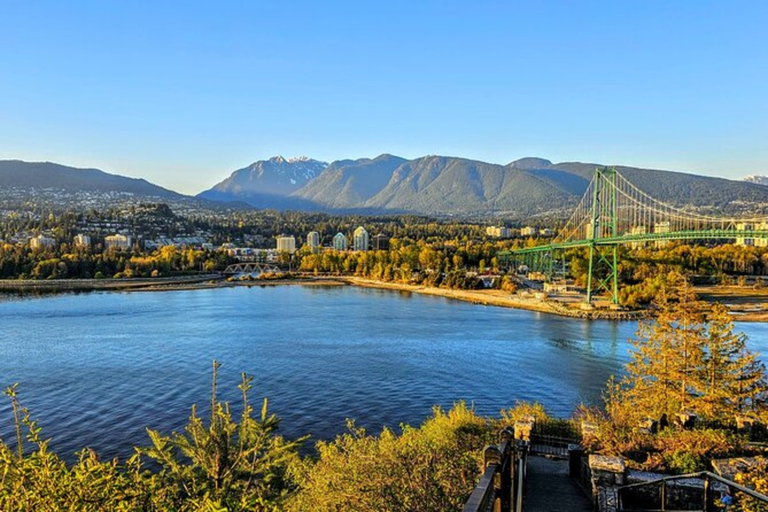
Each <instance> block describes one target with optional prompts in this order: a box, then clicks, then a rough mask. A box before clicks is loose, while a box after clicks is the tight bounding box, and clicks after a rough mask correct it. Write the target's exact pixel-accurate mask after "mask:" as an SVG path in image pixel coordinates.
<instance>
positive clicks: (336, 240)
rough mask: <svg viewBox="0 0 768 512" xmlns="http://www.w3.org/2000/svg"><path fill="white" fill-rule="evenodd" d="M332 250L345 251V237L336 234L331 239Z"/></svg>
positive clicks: (341, 234) (342, 234)
mask: <svg viewBox="0 0 768 512" xmlns="http://www.w3.org/2000/svg"><path fill="white" fill-rule="evenodd" d="M333 248H334V249H336V250H337V251H346V250H347V237H346V236H345V235H344V233H336V235H335V236H334V237H333Z"/></svg>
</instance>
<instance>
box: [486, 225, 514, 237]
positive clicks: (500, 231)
mask: <svg viewBox="0 0 768 512" xmlns="http://www.w3.org/2000/svg"><path fill="white" fill-rule="evenodd" d="M485 234H486V235H488V236H492V237H494V238H509V237H511V236H512V230H511V229H509V228H507V227H504V226H488V227H487V228H485Z"/></svg>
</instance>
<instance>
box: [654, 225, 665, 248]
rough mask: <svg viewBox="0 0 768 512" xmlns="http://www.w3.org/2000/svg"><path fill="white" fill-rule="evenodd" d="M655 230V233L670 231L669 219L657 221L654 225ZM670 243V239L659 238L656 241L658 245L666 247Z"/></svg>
mask: <svg viewBox="0 0 768 512" xmlns="http://www.w3.org/2000/svg"><path fill="white" fill-rule="evenodd" d="M653 232H654V233H662V234H663V233H669V221H667V222H657V223H656V224H654V226H653ZM668 243H669V240H657V241H656V247H664V246H665V245H667V244H668Z"/></svg>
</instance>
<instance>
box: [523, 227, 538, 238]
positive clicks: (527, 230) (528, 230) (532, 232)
mask: <svg viewBox="0 0 768 512" xmlns="http://www.w3.org/2000/svg"><path fill="white" fill-rule="evenodd" d="M538 233H539V230H538V229H536V228H534V227H533V226H526V227H524V228H522V229H521V230H520V235H522V236H536V235H537V234H538Z"/></svg>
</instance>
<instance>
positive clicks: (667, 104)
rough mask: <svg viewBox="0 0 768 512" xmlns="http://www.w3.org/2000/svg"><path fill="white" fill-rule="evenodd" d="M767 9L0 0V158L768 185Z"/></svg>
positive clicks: (180, 180) (205, 184)
mask: <svg viewBox="0 0 768 512" xmlns="http://www.w3.org/2000/svg"><path fill="white" fill-rule="evenodd" d="M767 18H768V4H766V3H764V2H758V1H743V2H728V3H725V2H676V3H674V2H673V3H670V2H655V1H649V2H642V3H629V2H581V3H576V2H565V1H563V2H546V3H534V2H529V3H524V2H484V1H480V2H472V3H464V2H450V1H449V2H436V1H429V0H428V1H424V2H419V3H418V4H413V3H410V2H409V3H406V2H401V1H393V2H387V3H378V4H371V5H364V3H362V2H345V1H340V2H333V3H331V4H328V3H324V4H318V3H312V2H279V3H278V2H273V3H247V2H217V3H216V4H215V5H214V4H208V3H202V2H194V1H191V2H184V3H181V2H163V3H153V2H131V3H126V4H113V3H95V2H80V1H75V2H67V3H59V2H53V1H40V2H18V3H16V2H12V3H7V4H6V5H4V6H3V16H2V17H1V18H0V56H2V61H1V62H2V63H3V64H2V72H1V73H2V74H1V75H0V77H2V79H0V159H20V160H27V161H46V160H47V161H53V162H56V163H61V164H64V165H71V166H74V167H95V168H99V169H102V170H104V171H106V172H110V173H114V174H121V175H125V176H131V177H141V178H145V179H147V180H149V181H151V182H153V183H156V184H158V185H161V186H164V187H167V188H171V189H173V190H177V191H179V192H183V193H187V194H196V193H199V192H201V191H202V190H204V189H207V188H209V187H211V186H213V185H214V184H215V183H217V182H219V181H221V180H222V179H224V178H226V177H227V176H228V175H229V174H230V173H231V172H232V171H234V170H235V169H238V168H242V167H245V166H247V165H248V164H250V163H252V162H254V161H256V160H266V159H268V158H270V157H272V156H277V155H282V156H284V157H291V156H308V157H311V158H315V159H318V160H323V161H327V162H330V161H333V160H336V159H341V158H361V157H370V158H373V157H375V156H377V155H379V154H381V153H391V154H395V155H398V156H402V157H405V158H416V157H420V156H424V155H427V154H439V155H448V156H461V157H465V158H472V159H477V160H482V161H486V162H492V163H499V164H505V163H508V162H510V161H513V160H516V159H518V158H522V157H527V156H536V157H542V158H547V159H549V160H552V161H554V162H558V161H583V162H598V163H603V164H622V165H630V166H636V167H645V168H656V169H667V170H676V171H684V172H689V173H695V174H705V175H712V176H722V177H726V178H731V179H741V178H742V177H744V176H745V175H748V174H768V144H766V140H768V95H767V94H766V86H765V84H766V82H767V80H766V79H767V78H768V37H766V35H765V34H764V27H763V25H764V20H765V19H767Z"/></svg>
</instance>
